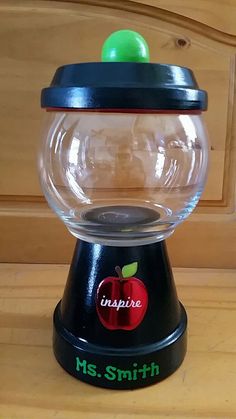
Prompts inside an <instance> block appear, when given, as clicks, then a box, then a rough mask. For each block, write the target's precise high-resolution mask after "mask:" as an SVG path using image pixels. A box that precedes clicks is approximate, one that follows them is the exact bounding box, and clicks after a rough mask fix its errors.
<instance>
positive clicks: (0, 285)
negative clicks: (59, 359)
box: [0, 264, 236, 419]
mask: <svg viewBox="0 0 236 419" xmlns="http://www.w3.org/2000/svg"><path fill="white" fill-rule="evenodd" d="M67 271H68V266H65V265H64V266H63V265H14V264H13V265H11V264H9V265H8V264H2V265H0V312H1V316H0V330H1V333H0V354H1V356H0V367H1V382H0V417H1V419H11V418H18V419H42V418H46V419H50V418H59V419H72V418H73V419H75V418H76V419H80V418H81V419H82V418H84V417H86V418H88V419H95V418H96V419H102V418H105V419H117V418H118V419H128V418H129V419H130V418H135V417H137V418H140V419H148V418H150V419H151V418H167V417H171V419H183V418H188V419H196V418H199V419H200V418H201V419H203V418H211V419H216V418H222V419H229V418H230V419H233V418H235V417H236V399H235V386H236V369H235V365H236V349H235V348H236V338H235V333H234V324H235V321H236V292H235V291H236V288H235V287H236V285H235V284H236V281H235V280H236V271H235V270H213V269H208V270H206V269H198V270H197V269H180V268H179V269H175V271H174V274H175V278H176V283H177V288H178V293H179V297H180V299H181V300H182V302H183V303H184V305H185V306H186V308H187V311H188V317H189V347H188V353H187V356H186V359H185V361H184V363H183V365H182V366H181V367H180V369H179V370H178V371H177V372H176V373H175V374H174V375H172V376H171V377H169V378H168V379H166V380H165V381H163V382H162V383H160V384H157V385H154V386H151V387H149V388H146V389H142V390H135V391H122V392H119V391H110V390H104V389H100V388H96V387H92V386H89V385H86V384H84V383H81V382H79V381H77V380H75V379H74V378H72V377H71V376H69V375H68V374H67V373H65V372H64V371H63V370H62V369H61V368H60V367H59V365H58V364H57V363H56V361H55V359H54V357H53V355H52V349H51V331H52V330H51V329H52V321H51V316H52V312H53V309H54V306H55V304H56V302H57V301H58V299H60V297H61V295H62V291H63V287H64V283H65V279H66V275H67Z"/></svg>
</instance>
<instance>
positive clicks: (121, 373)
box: [117, 369, 132, 381]
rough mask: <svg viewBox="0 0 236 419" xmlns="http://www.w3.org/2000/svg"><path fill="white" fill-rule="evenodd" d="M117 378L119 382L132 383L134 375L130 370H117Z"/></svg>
mask: <svg viewBox="0 0 236 419" xmlns="http://www.w3.org/2000/svg"><path fill="white" fill-rule="evenodd" d="M117 376H118V381H123V379H124V380H126V379H128V380H129V381H132V373H131V371H129V370H119V369H118V370H117Z"/></svg>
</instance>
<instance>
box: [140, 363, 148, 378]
mask: <svg viewBox="0 0 236 419" xmlns="http://www.w3.org/2000/svg"><path fill="white" fill-rule="evenodd" d="M150 369H151V368H150V367H148V366H147V364H143V368H140V369H139V370H138V372H140V373H142V378H147V371H150Z"/></svg>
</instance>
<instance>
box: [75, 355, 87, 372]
mask: <svg viewBox="0 0 236 419" xmlns="http://www.w3.org/2000/svg"><path fill="white" fill-rule="evenodd" d="M80 367H82V369H83V374H87V361H86V360H85V359H84V360H83V361H80V359H79V357H78V356H77V357H76V371H80Z"/></svg>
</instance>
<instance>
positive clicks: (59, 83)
mask: <svg viewBox="0 0 236 419" xmlns="http://www.w3.org/2000/svg"><path fill="white" fill-rule="evenodd" d="M41 106H42V107H43V108H67V109H153V110H155V109H157V110H175V109H176V110H205V109H206V108H207V93H206V92H205V91H204V90H200V89H199V88H198V85H197V82H196V80H195V77H194V74H193V72H192V71H191V70H189V69H188V68H185V67H179V66H175V65H167V64H151V63H131V62H130V63H124V62H115V63H112V62H111V63H110V62H105V63H102V62H98V63H81V64H70V65H65V66H63V67H59V68H58V69H57V71H56V73H55V75H54V78H53V80H52V83H51V85H50V87H47V88H45V89H43V90H42V95H41Z"/></svg>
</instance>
